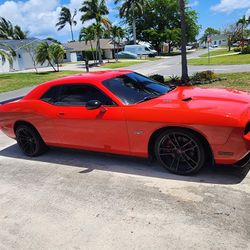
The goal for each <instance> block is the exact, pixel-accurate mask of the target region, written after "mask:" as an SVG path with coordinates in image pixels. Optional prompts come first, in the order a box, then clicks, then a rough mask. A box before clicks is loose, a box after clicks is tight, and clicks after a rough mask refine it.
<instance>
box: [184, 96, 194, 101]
mask: <svg viewBox="0 0 250 250" xmlns="http://www.w3.org/2000/svg"><path fill="white" fill-rule="evenodd" d="M192 100H193V98H192V97H188V98H184V99H182V101H183V102H190V101H192Z"/></svg>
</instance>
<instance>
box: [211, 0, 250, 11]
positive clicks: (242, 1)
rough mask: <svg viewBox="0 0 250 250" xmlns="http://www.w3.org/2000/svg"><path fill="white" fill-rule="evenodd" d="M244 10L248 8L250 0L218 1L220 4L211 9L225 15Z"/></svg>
mask: <svg viewBox="0 0 250 250" xmlns="http://www.w3.org/2000/svg"><path fill="white" fill-rule="evenodd" d="M246 8H250V0H220V3H218V4H216V5H214V6H212V7H211V9H212V10H213V11H216V12H226V13H230V12H232V11H234V10H238V9H246Z"/></svg>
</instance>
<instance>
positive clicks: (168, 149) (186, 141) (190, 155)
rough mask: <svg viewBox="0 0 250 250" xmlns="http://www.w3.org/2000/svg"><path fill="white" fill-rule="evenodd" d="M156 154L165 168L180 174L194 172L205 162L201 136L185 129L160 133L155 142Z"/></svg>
mask: <svg viewBox="0 0 250 250" xmlns="http://www.w3.org/2000/svg"><path fill="white" fill-rule="evenodd" d="M155 155H156V158H157V160H158V161H159V162H160V163H161V164H162V165H163V167H164V168H166V169H167V170H169V171H170V172H172V173H175V174H180V175H188V174H194V173H196V172H198V171H199V170H200V169H201V168H202V167H203V166H204V164H205V150H204V146H203V144H202V142H201V140H200V138H199V137H198V136H196V135H195V134H193V133H192V132H189V131H186V130H184V129H169V130H167V131H165V132H163V133H162V134H160V135H159V137H158V138H157V140H156V143H155Z"/></svg>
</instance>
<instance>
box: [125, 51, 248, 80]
mask: <svg viewBox="0 0 250 250" xmlns="http://www.w3.org/2000/svg"><path fill="white" fill-rule="evenodd" d="M204 53H205V52H204V51H203V50H202V51H200V50H198V51H195V52H191V53H189V54H188V59H191V58H197V57H198V56H199V55H201V54H204ZM124 69H131V70H135V71H137V72H139V73H141V74H145V75H153V74H160V75H163V76H166V77H167V76H173V75H176V76H180V75H181V56H173V57H168V58H166V59H161V60H158V61H151V62H148V63H146V64H136V65H132V66H130V67H126V68H124ZM188 70H189V75H192V74H194V73H196V72H200V71H204V70H212V71H214V72H216V73H232V72H248V71H250V64H244V65H210V66H209V65H204V66H193V65H189V66H188Z"/></svg>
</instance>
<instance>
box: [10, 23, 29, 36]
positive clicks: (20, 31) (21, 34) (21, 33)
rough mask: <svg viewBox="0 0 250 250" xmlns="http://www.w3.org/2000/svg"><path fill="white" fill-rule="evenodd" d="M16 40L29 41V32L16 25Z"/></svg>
mask: <svg viewBox="0 0 250 250" xmlns="http://www.w3.org/2000/svg"><path fill="white" fill-rule="evenodd" d="M13 33H14V37H13V38H14V39H15V40H23V39H27V35H28V32H27V31H25V32H24V31H22V29H21V27H20V26H18V25H16V26H15V27H14V32H13Z"/></svg>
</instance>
